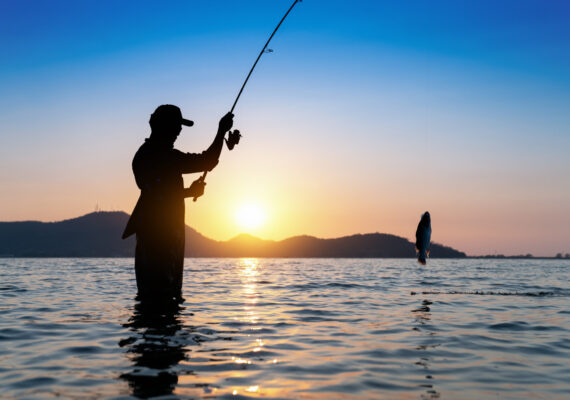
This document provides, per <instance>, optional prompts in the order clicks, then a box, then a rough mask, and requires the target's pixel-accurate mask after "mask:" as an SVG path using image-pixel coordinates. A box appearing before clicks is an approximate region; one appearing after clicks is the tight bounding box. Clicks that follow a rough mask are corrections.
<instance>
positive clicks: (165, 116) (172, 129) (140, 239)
mask: <svg viewBox="0 0 570 400" xmlns="http://www.w3.org/2000/svg"><path fill="white" fill-rule="evenodd" d="M149 123H150V128H151V134H150V137H149V138H148V139H146V140H145V142H144V143H143V145H142V146H141V147H140V148H139V149H138V151H137V152H136V154H135V156H134V158H133V164H132V167H133V173H134V175H135V180H136V183H137V186H138V187H139V189H140V190H141V193H140V197H139V199H138V201H137V204H136V206H135V208H134V210H133V212H132V214H131V218H130V219H129V221H128V222H127V226H126V227H125V231H124V233H123V239H125V238H127V237H129V236H131V235H133V234H136V238H137V244H136V250H135V274H136V280H137V289H138V296H139V299H141V300H143V301H146V300H152V301H155V300H162V299H166V298H167V299H175V300H177V301H180V300H182V274H183V264H184V228H185V223H184V213H185V210H184V208H185V207H184V198H185V197H194V198H196V197H200V196H202V194H204V187H205V185H206V183H205V182H204V179H203V177H202V178H199V179H197V180H195V181H194V182H193V183H192V185H191V186H190V187H189V188H188V189H185V188H184V181H183V179H182V174H190V173H196V172H205V171H211V170H212V169H213V168H214V167H215V166H216V165H217V164H218V159H219V157H220V153H221V151H222V147H223V144H224V135H225V133H226V132H227V131H229V130H230V129H231V127H232V125H233V114H232V113H231V112H230V113H227V114H226V115H224V116H223V117H222V119H220V123H219V126H218V132H217V134H216V136H215V138H214V140H213V142H212V144H211V145H210V146H209V147H208V149H207V150H206V151H204V152H202V153H201V154H192V153H183V152H181V151H179V150H177V149H175V148H174V142H175V141H176V138H177V137H178V135H179V134H180V132H181V130H182V125H184V126H192V125H194V123H193V122H192V121H190V120H187V119H184V118H182V112H181V111H180V108H178V107H177V106H174V105H171V104H164V105H161V106H159V107H158V108H157V109H156V110H155V111H154V113H153V114H152V115H151V117H150V121H149Z"/></svg>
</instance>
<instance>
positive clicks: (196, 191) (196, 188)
mask: <svg viewBox="0 0 570 400" xmlns="http://www.w3.org/2000/svg"><path fill="white" fill-rule="evenodd" d="M205 187H206V182H204V180H203V179H202V178H198V179H196V180H195V181H194V182H192V184H191V185H190V187H189V188H188V192H190V193H188V194H189V196H187V197H194V198H196V197H200V196H202V195H203V194H204V188H205Z"/></svg>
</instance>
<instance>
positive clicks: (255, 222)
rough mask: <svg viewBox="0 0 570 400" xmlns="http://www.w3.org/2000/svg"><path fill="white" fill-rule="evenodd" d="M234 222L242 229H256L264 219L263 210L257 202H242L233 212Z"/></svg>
mask: <svg viewBox="0 0 570 400" xmlns="http://www.w3.org/2000/svg"><path fill="white" fill-rule="evenodd" d="M235 218H236V222H237V224H238V225H239V227H240V228H242V229H248V230H251V229H256V228H259V227H260V226H262V225H263V223H264V222H265V219H266V214H265V210H264V209H263V207H261V206H259V205H258V204H253V203H247V204H242V205H241V206H240V207H239V208H238V209H237V211H236V214H235Z"/></svg>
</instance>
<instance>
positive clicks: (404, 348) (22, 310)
mask: <svg viewBox="0 0 570 400" xmlns="http://www.w3.org/2000/svg"><path fill="white" fill-rule="evenodd" d="M184 279H185V283H184V289H183V290H184V297H185V298H186V301H185V303H184V304H182V305H181V306H180V307H176V308H173V307H171V308H169V309H161V310H153V309H148V308H143V307H142V306H141V305H140V304H138V303H137V302H136V301H135V293H136V285H135V281H134V271H133V260H132V259H0V390H1V395H0V396H1V397H2V398H8V399H10V398H26V399H34V398H38V399H39V398H41V399H46V398H47V399H49V398H54V397H60V398H77V399H82V398H85V399H95V398H125V399H126V398H136V397H141V398H148V397H154V396H156V397H162V398H205V397H208V398H222V399H224V398H227V399H240V398H242V399H243V398H264V399H277V398H283V399H335V398H339V399H340V398H342V399H345V398H348V399H394V398H401V399H437V398H442V399H445V398H447V399H497V398H500V399H568V398H570V284H569V282H570V261H568V260H459V259H458V260H439V259H432V260H428V265H427V266H425V267H423V266H420V265H418V264H417V263H416V262H415V261H414V260H412V259H409V260H394V259H186V266H185V277H184Z"/></svg>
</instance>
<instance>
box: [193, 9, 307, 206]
mask: <svg viewBox="0 0 570 400" xmlns="http://www.w3.org/2000/svg"><path fill="white" fill-rule="evenodd" d="M302 1H303V0H294V1H293V4H291V7H289V9H288V10H287V12H286V13H285V15H284V16H283V18H281V21H279V23H278V24H277V26H276V27H275V29H274V30H273V33H271V36H269V39H267V42H265V46H263V48H262V49H261V51H260V52H259V55H258V56H257V58H256V59H255V62H254V63H253V66H252V67H251V69H250V70H249V73H248V74H247V77H246V78H245V81H244V82H243V85H241V89H240V90H239V93H238V95H237V97H236V99H235V101H234V104H233V105H232V108H231V110H230V113H233V112H234V108H236V104H237V102H238V100H239V98H240V96H241V94H242V92H243V89H244V88H245V85H246V84H247V81H249V78H250V77H251V74H252V73H253V70H254V69H255V66H256V65H257V63H258V61H259V59H260V58H261V56H262V55H263V54H265V53H272V52H273V50H271V49H268V48H267V46H268V45H269V42H271V39H273V36H275V33H276V32H277V30H278V29H279V27H280V26H281V24H282V23H283V21H285V18H287V16H288V15H289V13H290V12H291V10H292V9H293V7H295V4H297V3H300V2H302ZM240 138H241V134H240V132H239V131H238V130H237V129H235V130H234V131H233V132H232V131H230V132H229V134H228V138H227V139H225V138H224V140H225V141H226V145H227V146H228V150H233V148H234V146H235V145H236V144H238V143H239V140H240ZM206 175H208V171H204V174H203V175H202V176H201V177H200V178H199V180H200V181H202V182H204V180H205V179H206ZM196 199H197V197H194V201H196Z"/></svg>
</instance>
